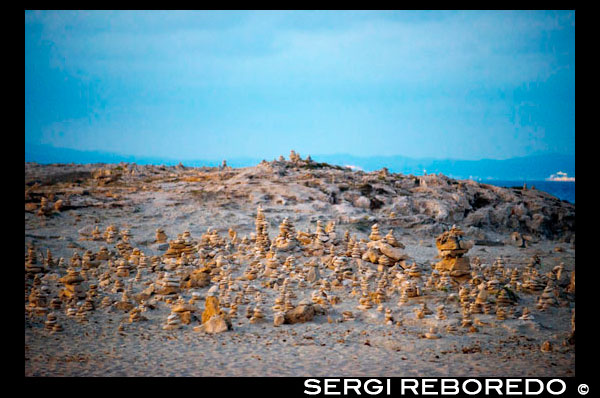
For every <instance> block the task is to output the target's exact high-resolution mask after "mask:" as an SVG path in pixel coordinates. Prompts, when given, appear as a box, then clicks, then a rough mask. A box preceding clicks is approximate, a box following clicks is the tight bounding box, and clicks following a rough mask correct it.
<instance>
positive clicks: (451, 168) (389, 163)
mask: <svg viewBox="0 0 600 398" xmlns="http://www.w3.org/2000/svg"><path fill="white" fill-rule="evenodd" d="M283 155H284V156H285V157H286V158H287V157H288V153H285V154H283ZM306 155H308V154H301V156H302V157H303V158H304V157H306ZM311 157H312V158H313V160H315V161H317V162H326V163H330V164H336V165H340V166H357V167H359V168H361V169H363V170H364V171H373V170H378V169H381V168H382V167H387V168H388V170H389V171H390V172H393V173H403V174H414V175H422V174H423V173H424V171H426V172H427V173H428V174H432V173H434V174H437V173H442V174H444V175H447V176H449V177H452V178H458V179H465V178H473V179H481V180H487V179H493V180H543V179H545V178H547V177H549V176H550V175H551V174H554V173H556V172H558V171H562V172H565V173H567V174H568V175H569V176H573V177H574V176H575V156H574V155H560V154H550V155H535V156H525V157H518V158H511V159H505V160H495V159H481V160H455V159H431V158H421V159H415V158H409V157H405V156H369V157H361V156H355V155H347V154H335V155H312V154H311ZM261 160H263V159H261V158H232V159H227V164H228V165H229V166H232V167H248V166H254V165H256V164H257V163H259V162H260V161H261ZM266 160H273V159H266ZM25 161H26V162H37V163H43V164H48V163H120V162H128V163H137V164H164V165H176V164H178V163H179V162H181V163H183V164H184V165H186V166H193V167H202V166H209V167H215V166H218V165H220V164H221V161H222V159H221V160H204V159H197V160H185V159H175V158H166V157H143V156H133V155H120V154H116V153H111V152H102V151H79V150H75V149H68V148H55V147H52V146H47V145H33V144H26V145H25Z"/></svg>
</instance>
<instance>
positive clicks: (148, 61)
mask: <svg viewBox="0 0 600 398" xmlns="http://www.w3.org/2000/svg"><path fill="white" fill-rule="evenodd" d="M25 144H26V146H27V145H28V144H42V145H51V146H55V147H61V148H71V149H79V150H99V151H109V152H116V153H121V154H127V155H136V156H162V157H168V158H179V159H182V160H185V159H223V158H234V157H257V158H266V159H272V158H274V157H277V156H279V155H280V154H283V155H286V156H287V155H288V154H289V150H290V149H295V150H297V151H298V152H299V153H300V154H301V155H303V156H305V155H306V154H311V155H319V154H334V153H347V154H353V155H360V156H373V155H382V156H389V155H403V156H409V157H433V158H455V159H469V160H475V159H481V158H492V159H505V158H510V157H516V156H526V155H530V154H543V153H560V154H570V155H574V154H575V13H574V11H485V12H475V11H446V12H437V11H427V12H418V11H389V12H379V11H378V12H368V11H360V12H349V11H244V12H233V11H223V12H219V11H166V12H162V11H26V12H25Z"/></svg>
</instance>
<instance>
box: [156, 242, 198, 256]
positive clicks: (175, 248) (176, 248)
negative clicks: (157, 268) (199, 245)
mask: <svg viewBox="0 0 600 398" xmlns="http://www.w3.org/2000/svg"><path fill="white" fill-rule="evenodd" d="M195 251H196V249H195V248H194V245H193V244H192V243H191V242H189V241H186V240H185V239H183V238H178V239H174V240H172V241H170V242H169V248H168V249H167V251H166V253H165V254H164V255H163V257H164V258H165V260H166V259H177V258H179V257H181V256H182V255H184V254H185V255H189V256H191V255H193V254H194V252H195Z"/></svg>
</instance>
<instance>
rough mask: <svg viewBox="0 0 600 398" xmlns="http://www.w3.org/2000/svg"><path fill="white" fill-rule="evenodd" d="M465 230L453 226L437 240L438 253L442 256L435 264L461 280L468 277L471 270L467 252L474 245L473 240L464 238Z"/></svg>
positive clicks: (436, 267) (439, 268) (438, 268)
mask: <svg viewBox="0 0 600 398" xmlns="http://www.w3.org/2000/svg"><path fill="white" fill-rule="evenodd" d="M463 236H464V232H463V231H462V230H461V229H460V228H458V227H456V226H452V229H450V230H449V231H446V232H444V233H443V234H441V235H440V236H438V237H437V238H436V240H435V244H436V247H437V249H438V254H439V256H440V257H441V258H442V260H441V261H440V262H438V263H437V264H435V269H437V270H440V271H448V272H450V276H452V277H454V278H457V279H459V280H462V279H468V278H469V276H470V272H471V265H470V263H469V257H468V256H465V254H466V253H467V252H468V251H469V249H470V248H471V247H473V243H472V242H467V241H465V240H464V239H463Z"/></svg>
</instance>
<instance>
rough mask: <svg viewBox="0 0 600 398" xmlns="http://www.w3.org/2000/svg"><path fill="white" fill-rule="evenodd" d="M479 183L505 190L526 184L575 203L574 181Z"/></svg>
mask: <svg viewBox="0 0 600 398" xmlns="http://www.w3.org/2000/svg"><path fill="white" fill-rule="evenodd" d="M479 182H482V183H485V184H490V185H496V186H498V187H506V188H512V187H523V184H527V187H528V188H531V187H532V186H534V187H535V189H539V190H540V191H544V192H547V193H549V194H550V195H553V196H556V197H557V198H559V199H561V200H566V201H568V202H571V203H573V204H574V203H575V181H544V180H541V181H531V180H529V181H524V180H520V181H519V180H516V181H508V180H481V181H479Z"/></svg>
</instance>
